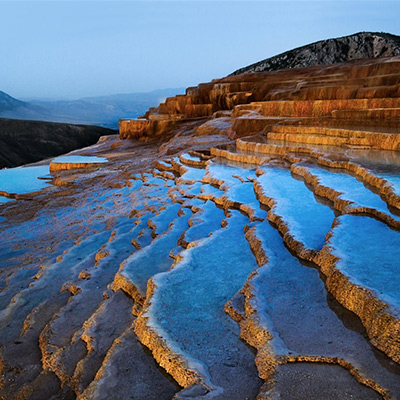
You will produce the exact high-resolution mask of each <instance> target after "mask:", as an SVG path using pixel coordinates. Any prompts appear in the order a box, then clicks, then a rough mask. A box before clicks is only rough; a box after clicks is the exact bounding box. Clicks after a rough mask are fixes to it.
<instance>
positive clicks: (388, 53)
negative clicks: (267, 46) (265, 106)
mask: <svg viewBox="0 0 400 400" xmlns="http://www.w3.org/2000/svg"><path fill="white" fill-rule="evenodd" d="M399 55H400V36H396V35H392V34H389V33H377V32H359V33H355V34H354V35H350V36H343V37H340V38H335V39H327V40H321V41H319V42H315V43H311V44H308V45H306V46H302V47H298V48H296V49H293V50H290V51H286V52H285V53H282V54H279V55H277V56H274V57H271V58H267V59H265V60H262V61H259V62H257V63H255V64H251V65H249V66H247V67H243V68H240V69H238V70H236V71H235V72H233V73H232V74H230V76H232V75H238V74H243V73H245V72H262V71H276V70H281V69H288V68H302V67H311V66H313V65H328V64H337V63H341V62H345V61H350V60H359V59H368V58H380V57H393V56H399Z"/></svg>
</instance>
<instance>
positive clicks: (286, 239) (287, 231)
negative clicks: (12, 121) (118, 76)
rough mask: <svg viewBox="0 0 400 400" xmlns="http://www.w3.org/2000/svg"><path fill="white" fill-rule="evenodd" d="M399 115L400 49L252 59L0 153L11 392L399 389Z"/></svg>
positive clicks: (3, 303) (348, 394)
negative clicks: (67, 151) (59, 152)
mask: <svg viewBox="0 0 400 400" xmlns="http://www.w3.org/2000/svg"><path fill="white" fill-rule="evenodd" d="M399 121H400V57H386V58H381V59H370V60H358V61H352V62H348V63H342V64H337V65H329V66H313V67H308V68H297V69H288V70H284V71H272V72H260V73H257V74H254V73H246V74H241V75H236V76H231V77H227V78H223V79H218V80H214V81H212V82H208V83H203V84H200V85H199V86H197V87H192V88H188V89H187V91H186V94H185V95H181V96H176V97H172V98H168V99H167V100H166V101H165V102H164V103H162V104H160V105H159V106H158V107H156V108H152V109H150V110H149V111H148V112H147V113H146V115H145V116H144V118H142V119H141V120H133V119H132V120H126V119H124V120H121V121H120V138H118V137H117V136H115V135H114V136H108V137H106V138H102V139H101V140H100V141H99V142H98V143H97V144H96V145H94V146H91V147H88V148H85V149H81V150H79V151H78V152H75V153H74V154H73V155H69V156H65V157H62V158H61V159H58V160H53V161H52V162H51V163H50V165H49V163H41V164H40V165H30V166H26V167H23V168H15V169H10V170H2V171H1V170H0V202H1V203H0V265H1V266H2V268H1V269H0V343H1V348H0V356H1V357H0V365H1V378H2V379H1V381H0V396H2V397H3V398H5V399H16V400H17V399H31V400H34V399H71V400H72V399H80V400H94V399H96V400H100V399H104V400H106V399H107V400H108V399H129V398H133V399H146V400H153V399H154V400H168V399H172V398H173V399H175V400H178V399H182V400H183V399H193V400H194V399H196V400H200V399H204V400H206V399H210V398H213V399H216V400H226V399H229V400H243V399H252V400H255V399H257V400H270V399H277V398H281V399H293V400H317V399H322V398H329V399H349V398H351V399H357V400H365V399H371V400H372V399H373V400H375V399H381V400H382V399H383V400H393V399H398V400H399V399H400V365H399V364H400V342H399V337H400V275H399V273H398V271H399V269H400V264H399V260H400V130H399V126H400V124H399ZM120 139H129V140H120ZM93 156H101V158H99V157H95V158H93ZM21 175H22V176H30V177H31V181H32V182H33V183H35V185H32V187H31V188H30V189H29V190H28V189H27V188H26V187H22V188H21V187H20V186H19V185H18V184H16V183H18V179H17V178H18V177H20V176H21ZM33 177H36V178H41V179H36V178H35V179H33ZM43 178H44V179H43ZM32 182H31V183H32ZM38 182H39V184H38ZM83 221H84V223H83Z"/></svg>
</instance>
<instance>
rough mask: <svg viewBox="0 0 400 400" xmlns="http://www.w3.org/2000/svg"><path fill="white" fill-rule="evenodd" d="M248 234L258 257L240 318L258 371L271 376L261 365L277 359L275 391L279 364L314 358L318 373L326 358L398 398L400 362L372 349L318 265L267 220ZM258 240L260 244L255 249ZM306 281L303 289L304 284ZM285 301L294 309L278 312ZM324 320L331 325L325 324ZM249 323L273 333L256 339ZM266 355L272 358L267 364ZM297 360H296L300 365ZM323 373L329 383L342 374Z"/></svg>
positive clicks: (359, 379) (279, 385)
mask: <svg viewBox="0 0 400 400" xmlns="http://www.w3.org/2000/svg"><path fill="white" fill-rule="evenodd" d="M246 238H247V239H248V240H249V243H250V246H252V249H253V252H255V253H256V254H259V255H261V257H259V259H260V261H261V262H260V263H259V264H260V268H259V269H258V271H257V274H253V275H252V276H251V277H250V278H249V281H248V284H247V285H246V286H245V287H244V288H243V292H244V296H245V306H244V310H245V322H244V323H242V324H241V327H242V337H243V338H244V339H245V340H246V341H247V342H248V343H250V344H251V345H253V346H254V345H255V347H256V348H257V349H258V358H259V362H258V363H257V365H258V366H259V373H260V375H262V376H263V378H264V379H271V375H272V374H271V372H272V371H271V370H268V368H265V367H266V366H268V365H269V366H270V367H271V365H273V364H274V362H275V363H277V364H278V365H277V366H276V372H277V373H278V374H277V375H272V378H273V379H274V378H275V379H276V382H277V383H276V387H275V389H276V391H278V392H280V393H281V395H282V394H283V393H282V389H283V388H282V386H281V383H283V381H282V380H281V378H282V377H281V376H280V375H279V368H280V366H279V364H284V363H285V362H287V361H289V362H296V361H297V362H298V361H303V362H304V361H312V362H313V363H314V364H313V365H314V368H315V369H316V371H315V372H316V375H315V376H316V377H318V376H319V373H320V372H321V371H320V369H322V370H323V369H324V362H329V363H332V364H333V365H336V366H337V367H338V366H339V365H340V366H341V367H344V368H346V369H347V370H349V372H351V374H352V375H353V378H351V375H350V374H349V375H348V378H349V379H351V380H352V381H353V384H354V385H356V386H357V385H358V384H357V381H356V379H357V380H358V381H359V382H361V383H364V384H366V385H367V386H370V387H373V388H374V389H375V390H377V391H378V392H380V393H384V392H385V391H387V390H390V391H391V392H392V394H394V395H395V397H396V398H397V397H398V395H399V394H400V380H399V376H400V366H397V367H395V368H393V369H391V368H388V367H389V366H390V365H393V362H392V361H391V360H390V358H389V357H382V358H381V357H380V356H379V355H377V354H376V352H374V350H373V349H372V348H371V346H370V343H369V341H368V340H367V338H366V337H365V332H364V331H363V330H362V328H361V329H360V326H359V325H360V324H359V322H358V321H356V320H355V318H354V316H353V315H352V313H350V312H348V311H347V310H345V309H344V308H343V307H342V306H341V305H340V304H339V303H337V302H336V301H335V300H334V299H331V298H330V297H329V294H328V293H327V289H326V287H325V285H324V282H323V281H322V280H321V279H320V275H319V271H318V270H317V269H315V268H310V266H309V265H303V264H302V263H300V262H299V260H298V259H297V258H296V257H294V256H293V255H292V254H291V253H290V252H289V251H288V249H287V248H286V247H285V245H284V243H283V241H282V238H281V236H280V235H279V233H278V232H277V231H276V229H274V228H273V227H272V226H271V225H270V224H269V223H268V221H265V222H263V223H261V224H259V225H257V226H255V227H254V228H251V229H250V230H249V231H248V232H247V234H246ZM257 245H260V246H261V249H259V250H258V251H257V248H256V247H257ZM305 286H306V287H307V290H304V287H305ZM283 299H284V301H283ZM288 303H289V304H291V307H292V309H293V313H290V315H287V316H286V317H285V318H282V315H283V314H285V311H284V310H285V309H286V307H287V304H288ZM339 316H340V317H339ZM327 325H329V329H325V327H326V326H327ZM249 326H253V327H254V326H255V327H256V329H257V330H259V331H260V334H259V335H257V337H260V338H262V337H263V336H264V337H266V338H268V337H270V336H271V334H272V339H271V340H270V341H269V342H263V341H262V340H261V341H259V343H257V342H256V341H255V340H254V336H255V335H254V329H253V330H250V329H248V327H249ZM246 328H247V329H246ZM250 332H252V334H250ZM261 332H263V333H264V334H263V335H261ZM299 355H300V356H299ZM268 357H270V360H272V363H269V364H268V361H269V360H268V359H267V358H268ZM297 362H296V365H300V364H297ZM292 365H293V364H292ZM372 366H373V367H372ZM263 367H264V368H263ZM293 367H294V368H295V365H293ZM356 368H358V370H359V371H357V370H356ZM336 369H337V370H338V368H336ZM343 372H344V370H343ZM355 372H356V373H355ZM357 372H358V374H357ZM354 378H356V379H354ZM327 379H328V384H332V383H333V382H335V381H336V382H338V381H340V380H341V379H340V378H339V376H338V375H335V374H333V375H332V376H330V377H328V378H327ZM294 382H295V377H291V378H290V379H289V381H286V382H285V383H286V384H287V385H288V387H292V385H293V384H294ZM372 395H373V393H372ZM328 397H329V396H328ZM285 398H286V397H285ZM295 398H298V397H297V396H296V397H295ZM368 398H370V397H368Z"/></svg>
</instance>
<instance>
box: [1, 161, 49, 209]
mask: <svg viewBox="0 0 400 400" xmlns="http://www.w3.org/2000/svg"><path fill="white" fill-rule="evenodd" d="M48 174H49V166H48V165H43V166H38V167H17V168H9V169H0V191H3V192H7V193H16V194H25V193H31V192H36V191H39V190H41V189H43V188H45V187H46V186H48V185H49V183H48V182H47V181H46V180H44V179H39V178H43V177H47V176H48ZM0 202H2V200H0Z"/></svg>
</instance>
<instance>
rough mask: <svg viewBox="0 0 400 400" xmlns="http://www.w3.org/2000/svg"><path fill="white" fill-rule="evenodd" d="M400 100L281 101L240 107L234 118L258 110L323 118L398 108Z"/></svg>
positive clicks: (280, 114) (267, 113)
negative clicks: (340, 112) (334, 113)
mask: <svg viewBox="0 0 400 400" xmlns="http://www.w3.org/2000/svg"><path fill="white" fill-rule="evenodd" d="M398 107H400V98H376V99H345V100H297V101H295V100H281V101H263V102H254V103H250V104H244V105H238V106H236V107H235V108H234V112H233V116H236V114H237V112H239V111H241V110H258V111H259V112H261V114H262V115H265V116H267V117H323V116H330V115H331V113H332V111H334V110H354V109H357V110H359V109H371V108H398Z"/></svg>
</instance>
